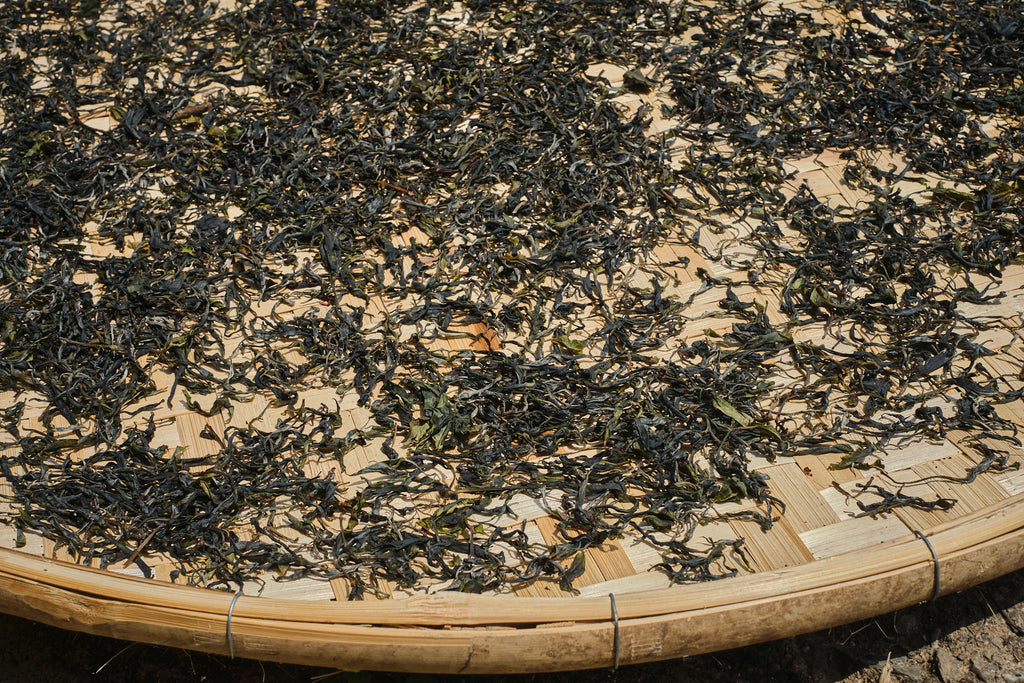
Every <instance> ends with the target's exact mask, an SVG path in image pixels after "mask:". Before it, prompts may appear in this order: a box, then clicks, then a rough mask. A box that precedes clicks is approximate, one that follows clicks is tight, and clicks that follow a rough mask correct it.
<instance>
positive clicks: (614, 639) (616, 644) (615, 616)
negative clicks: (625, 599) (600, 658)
mask: <svg viewBox="0 0 1024 683" xmlns="http://www.w3.org/2000/svg"><path fill="white" fill-rule="evenodd" d="M608 598H609V599H610V600H611V601H612V621H613V622H614V623H615V632H614V635H613V636H612V649H613V650H614V659H613V660H612V661H613V662H614V663H613V664H612V671H613V672H614V671H618V670H619V642H620V641H619V610H618V609H616V608H615V593H609V594H608Z"/></svg>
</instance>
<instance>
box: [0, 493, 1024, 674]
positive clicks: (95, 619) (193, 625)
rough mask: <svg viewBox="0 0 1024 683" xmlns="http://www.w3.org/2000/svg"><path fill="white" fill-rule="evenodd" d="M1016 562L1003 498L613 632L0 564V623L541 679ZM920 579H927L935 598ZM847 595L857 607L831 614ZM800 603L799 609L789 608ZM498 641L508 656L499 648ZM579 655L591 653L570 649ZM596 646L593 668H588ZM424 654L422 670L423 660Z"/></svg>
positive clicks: (627, 602)
mask: <svg viewBox="0 0 1024 683" xmlns="http://www.w3.org/2000/svg"><path fill="white" fill-rule="evenodd" d="M923 538H927V541H928V542H927V543H926V542H924V540H923ZM1022 550H1024V494H1017V495H1015V496H1012V497H1010V498H1007V499H1006V500H1004V501H1002V503H1001V504H998V505H993V506H990V507H988V508H985V509H983V510H979V511H976V512H973V513H971V514H968V515H965V516H963V517H960V518H957V519H955V520H952V521H950V522H947V523H945V524H942V525H939V526H936V527H933V528H932V529H930V530H928V531H927V532H926V533H925V534H923V537H922V538H919V537H918V536H916V535H914V534H913V533H911V534H907V535H905V536H903V537H901V538H898V539H894V540H891V541H887V542H884V543H879V544H877V545H875V546H873V547H870V548H865V549H861V550H856V551H851V552H847V553H844V554H842V555H836V556H833V557H830V558H825V559H821V560H815V561H813V562H809V563H806V564H802V565H797V566H793V567H786V568H783V569H776V570H772V571H767V572H763V573H758V574H751V575H747V576H741V577H734V578H730V579H723V580H719V581H715V582H711V583H704V584H689V585H681V586H674V587H671V588H667V589H659V590H647V591H636V592H623V593H619V594H614V598H613V600H614V607H615V611H616V612H617V615H616V618H613V615H612V600H610V599H609V597H607V596H605V597H580V598H560V597H552V598H541V597H513V596H488V595H470V594H462V593H438V594H434V595H426V596H421V597H413V598H404V599H395V600H390V601H374V602H329V603H325V602H320V601H310V600H290V599H284V598H262V597H253V596H239V597H236V596H235V595H234V594H232V593H229V592H223V591H215V590H209V589H204V588H197V587H189V586H181V585H175V584H165V583H159V582H154V581H152V580H149V579H142V578H138V577H133V576H124V575H118V574H112V573H110V572H106V571H103V570H98V569H93V568H89V567H82V566H78V565H73V564H70V563H66V562H62V561H59V560H53V559H50V558H44V557H32V556H28V555H25V554H23V553H20V552H17V551H12V550H0V610H3V611H7V612H9V613H11V614H15V615H17V616H24V617H28V618H33V619H36V620H39V621H43V622H46V623H50V624H52V625H57V626H64V627H70V628H73V629H76V630H82V631H87V632H91V633H96V634H100V635H113V636H115V637H122V638H128V639H132V640H141V641H146V642H156V643H161V644H172V645H179V646H181V647H187V648H190V649H197V650H204V651H208V652H214V653H221V654H228V653H231V654H235V653H237V654H239V655H241V656H244V657H251V658H260V659H268V660H277V661H284V662H291V663H299V664H317V665H330V664H336V665H344V667H345V668H356V669H361V668H368V669H393V670H400V671H423V672H434V673H440V672H448V673H452V672H458V671H466V672H469V671H473V672H478V673H494V672H508V673H511V672H527V671H544V670H549V671H550V670H556V669H563V670H564V669H578V668H587V667H598V666H609V665H611V664H612V663H613V661H612V660H618V661H620V662H621V663H633V662H640V661H650V660H655V659H665V658H669V657H674V656H682V655H690V654H698V653H700V652H707V651H711V650H716V649H727V648H729V647H736V646H739V645H745V644H750V643H754V642H762V641H766V640H772V639H776V638H782V637H789V636H793V635H797V634H798V633H801V632H807V631H811V630H815V629H817V628H824V627H827V626H835V625H839V624H842V623H848V622H850V621H854V620H856V619H858V618H866V617H869V616H875V615H877V614H879V613H884V612H887V611H890V610H893V609H898V608H901V607H906V606H909V605H912V604H916V603H919V602H923V601H925V600H928V599H929V598H932V597H934V596H935V595H937V594H947V593H951V592H955V591H958V590H963V589H965V588H968V587H970V586H972V585H975V584H977V583H981V582H983V581H985V580H989V579H993V578H996V577H998V576H1001V575H1002V574H1005V573H1008V572H1010V571H1014V570H1016V569H1019V568H1021V567H1024V552H1021V551H1022ZM933 553H934V554H933ZM933 575H934V576H935V577H937V578H938V579H939V584H938V585H937V586H936V585H935V584H934V579H932V577H933ZM851 591H853V592H854V593H855V594H856V595H857V596H858V600H860V601H862V602H863V601H864V600H867V605H869V606H868V607H857V606H856V605H851V604H850V603H849V601H848V600H844V599H837V598H838V596H839V595H841V594H851ZM808 600H810V601H811V602H812V603H813V610H810V611H808V609H807V608H805V607H802V606H801V604H802V603H804V602H807V601H808ZM791 608H792V609H791ZM756 609H761V610H763V611H764V612H771V613H775V614H780V613H783V612H785V613H787V614H788V617H787V619H786V620H785V621H783V622H782V623H780V624H778V625H777V626H774V627H771V628H765V627H764V625H763V624H762V625H761V626H760V627H756V628H754V627H750V626H748V627H744V628H738V629H736V630H735V631H734V633H733V634H732V635H730V634H728V633H727V632H724V631H723V630H722V619H725V620H726V621H730V618H731V617H735V616H737V615H739V614H740V613H743V614H746V613H748V612H750V611H751V610H756ZM83 610H84V612H83ZM229 614H230V617H229ZM732 620H733V621H735V619H732ZM749 621H751V620H750V619H748V622H749ZM691 622H694V623H691ZM705 622H708V623H707V624H706V625H705ZM229 623H230V626H231V629H232V631H233V635H232V636H231V637H230V638H229V635H228V626H229ZM753 623H755V626H756V623H757V622H753ZM683 625H686V629H687V633H688V634H689V635H688V640H687V642H678V643H674V644H666V643H661V644H659V647H658V648H657V649H656V651H655V649H651V648H650V647H648V648H647V651H644V650H643V648H642V647H638V646H632V647H631V650H630V652H629V653H628V654H626V653H623V652H619V651H618V648H615V649H614V651H612V650H609V648H608V647H607V642H606V641H607V640H608V638H609V637H610V636H611V637H613V638H614V637H615V636H614V632H619V631H621V633H620V634H619V637H625V636H627V635H629V634H630V633H632V632H633V631H638V632H643V631H644V629H647V628H651V627H654V626H657V627H658V628H659V629H662V630H664V629H665V628H668V627H675V628H680V627H682V626H683ZM701 629H703V630H701ZM712 631H713V632H712ZM552 634H557V635H558V636H559V638H561V637H563V636H565V635H567V634H571V636H572V638H574V639H576V640H578V641H580V643H581V647H579V648H576V649H569V650H564V649H563V651H562V652H561V653H559V654H558V656H552V655H551V653H548V655H547V656H545V657H522V656H521V655H522V653H520V657H519V659H516V658H515V657H512V656H511V655H510V653H509V651H508V643H511V642H513V641H515V642H518V641H526V642H532V641H533V640H536V639H537V638H550V637H553V635H552ZM411 636H412V637H413V640H412V641H409V638H410V637H411ZM637 638H639V640H640V641H643V640H644V637H643V636H637ZM555 640H557V638H556V639H555ZM662 640H664V638H662ZM499 641H501V642H505V641H508V642H507V643H506V644H505V645H504V646H501V647H499V646H497V644H498V643H499ZM584 641H586V642H590V641H593V643H592V644H591V645H582V643H583V642H584ZM299 643H301V646H300V645H299ZM595 647H596V648H597V652H598V653H600V652H604V653H605V655H606V656H604V657H600V656H598V657H596V658H595V657H594V656H593V652H592V651H593V649H594V648H595ZM424 648H426V649H428V650H432V651H433V656H432V657H426V658H424ZM452 648H454V649H455V650H456V651H458V652H463V650H465V649H466V648H468V652H469V653H470V655H469V659H466V658H465V657H462V655H459V656H453V655H452V653H451V652H449V651H450V650H451V649H452ZM382 652H388V653H390V654H389V655H388V656H389V657H390V659H386V660H383V661H382V660H381V657H382V654H381V653H382ZM403 653H404V654H403ZM474 653H476V654H475V655H474ZM588 653H589V654H588ZM460 657H462V658H460ZM609 658H611V659H609ZM470 659H473V661H472V662H470ZM461 663H465V664H467V666H465V667H463V666H462V665H461ZM457 664H458V666H457ZM469 664H472V666H469Z"/></svg>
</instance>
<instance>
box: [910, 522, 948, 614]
mask: <svg viewBox="0 0 1024 683" xmlns="http://www.w3.org/2000/svg"><path fill="white" fill-rule="evenodd" d="M914 535H915V536H917V537H918V538H920V539H921V540H922V541H924V544H925V545H926V546H928V552H930V553H931V554H932V568H933V569H934V571H935V580H934V581H933V582H932V597H930V598H929V599H928V602H935V600H936V599H937V598H938V597H939V587H940V586H941V585H942V575H941V573H940V571H939V556H938V555H937V554H936V553H935V548H933V547H932V542H931V541H929V540H928V537H927V536H925V535H924V534H923V533H922V532H921V531H920V530H916V529H915V530H914Z"/></svg>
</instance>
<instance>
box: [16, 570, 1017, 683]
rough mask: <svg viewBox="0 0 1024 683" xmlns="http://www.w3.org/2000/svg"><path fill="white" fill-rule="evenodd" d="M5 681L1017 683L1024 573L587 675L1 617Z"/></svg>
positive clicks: (240, 682) (242, 682) (246, 682)
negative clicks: (155, 636)
mask: <svg viewBox="0 0 1024 683" xmlns="http://www.w3.org/2000/svg"><path fill="white" fill-rule="evenodd" d="M0 679H2V680H4V681H53V682H54V683H58V682H60V681H95V682H97V683H99V682H102V681H136V680H138V681H151V682H154V683H155V682H159V681H208V682H215V681H229V680H230V681H238V682H239V683H248V682H255V681H260V682H262V681H269V682H276V681H307V682H310V683H374V682H380V683H428V682H430V681H449V680H450V681H456V680H464V681H469V680H472V681H495V682H501V683H526V682H527V681H536V682H537V683H562V682H568V681H577V680H592V681H602V682H605V681H607V682H613V681H663V680H674V681H689V680H694V681H697V680H702V681H759V682H760V681H768V682H776V683H783V682H788V681H801V682H802V681H809V682H810V681H813V682H819V681H842V682H844V683H866V682H868V681H870V682H871V683H874V682H876V681H880V682H896V681H913V682H914V683H917V682H921V683H930V682H933V681H941V682H942V683H954V682H955V681H982V682H984V683H1024V571H1018V572H1015V573H1013V574H1009V575H1007V576H1005V577H1002V578H1001V579H997V580H995V581H992V582H990V583H987V584H984V585H982V586H978V587H976V588H973V589H970V590H967V591H964V592H963V593H959V594H957V595H951V596H947V597H944V598H941V599H939V600H938V601H936V602H934V603H928V604H923V605H918V606H916V607H912V608H908V609H905V610H900V611H898V612H894V613H891V614H887V615H883V616H880V617H878V618H876V619H872V620H868V621H861V622H857V623H854V624H850V625H847V626H842V627H838V628H833V629H829V630H826V631H818V632H816V633H809V634H806V635H802V636H798V637H796V638H791V639H788V640H781V641H775V642H771V643H764V644H761V645H754V646H751V647H745V648H741V649H737V650H729V651H726V652H719V653H716V654H709V655H703V656H699V657H689V658H686V659H677V660H672V661H667V662H657V663H652V664H643V665H636V666H628V667H622V668H620V669H619V670H618V671H617V672H612V671H609V670H607V669H604V670H595V671H592V672H564V673H552V674H538V675H529V676H476V677H469V676H422V675H409V674H381V673H368V672H343V671H333V670H331V669H318V668H314V667H300V666H290V665H282V664H276V663H270V662H255V661H248V660H241V659H237V660H231V659H228V658H227V657H216V656H212V655H206V654H202V653H196V652H188V651H185V650H178V649H171V648H165V647H156V646H149V645H140V644H131V643H125V642H122V641H118V640H112V639H108V638H99V637H95V636H90V635H85V634H80V633H71V632H68V631H62V630H60V629H56V628H51V627H49V626H44V625H42V624H37V623H34V622H31V621H26V620H24V619H18V618H15V617H9V616H2V615H0Z"/></svg>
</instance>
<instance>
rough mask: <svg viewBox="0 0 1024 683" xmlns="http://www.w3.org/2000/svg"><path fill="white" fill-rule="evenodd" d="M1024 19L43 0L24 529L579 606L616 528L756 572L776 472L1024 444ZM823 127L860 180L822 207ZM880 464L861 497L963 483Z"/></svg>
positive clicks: (19, 71)
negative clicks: (532, 526) (1010, 309)
mask: <svg viewBox="0 0 1024 683" xmlns="http://www.w3.org/2000/svg"><path fill="white" fill-rule="evenodd" d="M1016 22H1018V18H1017V17H1015V16H1014V15H1013V13H1012V12H1011V11H1009V10H1007V9H1005V8H1003V7H1001V6H999V5H986V4H978V3H968V2H960V1H952V2H935V3H924V2H918V1H916V0H899V1H894V2H880V3H871V6H870V8H869V7H868V6H867V5H864V6H861V7H854V6H852V5H850V6H833V5H822V8H821V11H813V12H812V11H804V10H797V9H792V8H791V7H789V6H780V5H777V4H775V3H752V4H751V3H742V2H728V1H722V2H712V3H701V4H690V3H678V2H635V3H603V2H600V3H569V2H539V3H528V4H526V3H518V2H498V3H483V2H466V3H452V2H384V3H364V2H344V1H343V2H334V3H316V2H309V3H290V2H273V1H267V2H240V3H238V6H237V7H235V6H234V3H218V2H185V1H178V2H170V3H161V4H159V5H152V4H150V5H142V4H139V3H133V2H94V3H85V4H83V3H70V2H46V3H43V2H26V3H7V4H6V5H4V6H3V7H2V8H0V35H3V36H5V38H3V39H2V40H0V112H2V115H0V116H2V118H0V188H2V192H0V397H2V399H0V426H3V428H4V429H5V434H6V437H5V439H4V441H3V442H2V443H0V448H2V450H0V454H2V455H0V474H2V478H3V480H4V481H5V482H6V486H8V487H9V488H8V489H7V490H8V491H9V493H10V495H9V497H10V500H11V501H12V507H11V512H10V517H11V522H12V523H13V524H14V525H15V526H16V527H17V529H18V530H19V533H21V531H22V530H25V531H28V530H31V531H34V532H36V533H40V534H42V535H43V536H45V537H46V538H48V539H50V540H51V541H54V542H56V544H57V546H58V547H61V548H65V549H66V550H67V551H68V552H70V553H71V554H72V555H73V556H74V557H76V558H78V559H79V560H80V561H83V562H94V561H95V562H97V563H98V564H99V565H100V566H108V565H112V564H113V563H126V564H130V563H132V562H135V563H136V564H138V565H139V566H140V567H142V569H143V570H144V571H147V572H148V571H149V567H148V566H147V565H146V563H145V561H144V557H146V556H147V555H148V554H150V553H160V554H163V555H165V556H168V557H170V558H172V560H173V561H174V562H175V563H176V564H177V569H176V571H175V574H176V575H178V576H181V577H182V578H183V579H185V580H187V581H189V582H192V583H197V584H202V585H216V584H218V583H225V582H230V583H241V582H244V581H246V580H248V579H252V578H254V577H259V576H264V575H265V574H266V572H268V571H270V572H274V573H276V574H278V575H280V576H282V577H295V576H320V577H329V578H335V577H343V578H346V579H348V581H349V584H350V586H351V587H352V591H351V595H352V596H353V597H357V596H359V595H361V594H362V593H363V592H365V591H367V590H371V591H372V590H375V587H376V586H378V585H379V584H380V583H381V582H390V583H391V584H394V585H397V586H404V587H410V588H414V589H415V588H420V587H423V586H427V585H432V586H437V585H441V586H445V587H449V588H452V589H456V590H464V591H483V590H508V589H518V588H521V587H524V586H528V585H529V584H530V583H531V582H533V581H535V580H537V579H539V578H544V579H554V580H557V581H558V582H559V583H560V584H561V586H562V587H563V588H564V589H566V590H571V589H572V585H573V581H574V580H575V579H576V578H578V577H579V576H580V575H581V574H582V572H583V571H584V570H585V561H584V554H583V553H584V551H586V550H588V549H592V548H596V547H600V546H601V545H602V544H604V543H606V542H607V541H609V540H611V539H620V538H623V537H629V538H631V539H638V540H639V541H642V542H644V543H648V544H651V545H653V546H655V547H657V548H658V549H660V551H661V553H662V558H663V563H662V564H661V565H660V566H659V568H660V569H661V570H662V571H665V572H667V573H669V574H670V575H671V576H672V577H674V578H675V579H677V580H693V579H706V578H713V577H716V576H721V575H728V574H730V573H732V572H734V571H735V570H736V569H737V568H739V567H741V566H742V565H743V563H744V561H745V559H744V554H743V539H742V538H740V537H739V536H738V535H735V534H733V535H732V536H728V537H725V538H718V539H717V540H713V541H705V540H703V538H702V536H703V534H702V529H704V527H705V525H707V524H709V523H713V522H716V521H719V522H721V521H728V520H729V519H733V518H737V517H738V518H741V519H746V520H752V521H755V522H757V523H758V524H760V525H761V526H762V527H763V528H769V527H770V526H771V524H772V523H773V521H775V520H776V519H777V517H778V515H779V514H781V513H782V512H783V506H782V505H781V503H780V501H778V500H777V499H776V498H774V497H773V495H772V492H771V482H770V480H769V479H768V478H767V477H766V476H765V475H764V474H763V473H760V472H758V471H757V469H756V466H754V465H753V464H752V463H754V462H755V461H757V460H758V459H766V460H774V459H776V458H788V457H792V456H799V455H806V454H835V456H836V457H835V459H836V461H837V463H838V464H839V466H842V467H857V468H872V467H874V468H884V456H885V450H886V448H887V447H888V446H896V445H899V444H901V443H903V442H905V441H906V440H909V439H921V438H937V437H945V436H947V435H949V434H957V435H958V437H957V443H958V444H959V445H960V446H961V447H962V448H963V449H965V450H966V451H968V452H970V453H973V454H974V455H975V456H976V461H977V462H978V465H977V466H976V467H975V468H974V469H972V470H970V471H968V472H965V473H964V476H963V478H962V480H963V481H970V480H971V479H973V478H974V477H976V476H977V475H978V474H979V473H981V472H983V471H986V470H998V469H1001V468H1006V467H1008V466H1010V461H1009V453H1010V450H1011V449H1012V448H1013V447H1015V446H1017V445H1019V442H1018V441H1017V439H1016V425H1015V424H1014V422H1013V420H1012V419H1008V418H1007V417H1006V414H1005V413H1004V412H1001V410H1000V408H1001V406H1004V405H1009V404H1016V405H1018V406H1019V403H1018V402H1019V400H1020V392H1021V381H1020V380H1021V378H1020V374H1019V362H1020V356H1019V350H1020V345H1019V343H1018V342H1017V341H1016V338H1015V337H1014V341H1013V342H1012V343H1010V344H1003V345H997V344H993V343H989V342H986V341H984V339H983V338H981V337H979V335H981V334H982V333H983V332H984V331H985V330H987V329H989V328H990V327H991V326H992V325H996V326H998V327H1000V329H1007V330H1009V331H1011V332H1012V329H1011V328H1012V327H1013V326H1014V325H1019V323H1020V320H1019V317H1018V318H1017V319H1013V318H1007V319H1005V320H1001V321H993V320H991V319H988V318H986V314H985V311H986V305H987V304H992V303H998V298H999V297H998V295H996V294H994V291H995V288H996V286H997V285H998V283H999V281H1000V277H1001V276H1002V274H1003V272H1004V270H1005V269H1007V268H1008V267H1011V266H1013V265H1018V264H1019V263H1020V253H1021V247H1022V238H1024V231H1022V204H1021V194H1022V193H1021V190H1022V189H1024V180H1022V177H1021V168H1022V160H1021V156H1020V152H1019V150H1020V149H1024V139H1022V133H1021V131H1022V130H1024V128H1022V127H1021V125H1020V124H1021V116H1022V114H1024V99H1022V94H1024V81H1021V76H1020V74H1021V73H1022V71H1021V68H1020V67H1021V55H1022V54H1024V45H1022V39H1021V35H1022V34H1021V32H1020V31H1018V30H1016V28H1017V23H1016ZM616 73H618V74H620V76H616V75H615V74H616ZM631 98H632V99H631ZM645 98H646V99H645ZM631 103H632V104H631ZM655 124H657V125H655ZM826 151H836V153H838V154H840V155H841V157H842V158H843V159H844V160H845V162H846V164H845V167H843V168H844V170H843V171H842V173H843V177H842V178H841V179H839V182H841V183H842V185H843V186H844V187H846V188H848V189H850V190H851V192H853V191H856V192H857V193H859V195H858V196H860V197H866V199H860V200H857V201H846V202H838V203H837V202H836V201H829V200H828V199H827V198H819V197H818V196H816V195H815V192H814V190H813V188H811V187H810V186H808V185H804V186H802V187H799V188H789V189H787V185H786V183H787V179H788V178H791V177H792V174H793V171H792V166H791V164H792V163H793V161H794V160H798V159H801V158H805V157H807V156H808V155H809V154H817V153H822V152H826ZM880 155H888V157H886V158H890V157H891V158H899V159H901V160H903V162H902V163H903V165H902V166H901V167H893V166H891V165H890V166H886V165H885V164H879V163H876V159H877V158H878V157H879V156H880ZM936 178H937V179H939V181H938V182H936V181H934V179H936ZM908 186H909V189H908ZM736 226H743V229H742V230H740V231H738V232H736V231H735V227H736ZM698 264H702V265H698ZM708 302H710V304H709V303H708ZM811 331H813V333H812V332H811ZM1014 354H1017V355H1014ZM995 356H998V357H999V358H1001V359H1003V360H1002V361H1001V362H1003V363H1004V365H1006V364H1007V363H1008V364H1009V366H1010V367H1013V366H1014V363H1017V365H1016V370H1015V371H1013V372H1010V373H1007V372H1001V371H999V370H998V367H1000V366H998V365H993V362H994V361H991V362H990V358H991V357H995ZM1007 359H1009V360H1007ZM1014 372H1015V373H1016V375H1015V376H1014ZM175 420H177V424H179V425H182V424H194V425H199V426H198V427H197V428H196V430H195V431H196V434H194V435H193V437H194V438H193V439H192V442H191V444H190V446H189V447H188V448H184V449H183V448H180V447H176V445H175V444H174V443H166V442H165V441H166V439H165V438H164V434H165V431H166V430H165V429H164V427H165V426H166V425H167V424H175V422H174V421H175ZM169 421H170V422H169ZM179 429H184V427H179ZM366 453H372V454H378V455H377V456H376V457H374V458H371V461H370V462H364V461H361V460H360V457H361V456H360V454H366ZM875 482H876V483H875V484H873V486H874V489H873V490H876V493H878V495H876V496H875V500H876V502H873V503H870V504H867V505H863V506H862V507H863V508H864V513H865V514H880V513H885V512H888V511H889V510H891V509H894V508H896V507H899V506H907V505H910V506H916V507H920V508H924V509H933V508H946V507H949V506H950V505H952V504H953V501H951V500H948V499H944V498H934V497H933V498H928V499H925V498H920V497H916V496H910V495H906V494H904V493H903V492H902V489H901V488H900V486H899V485H898V484H895V483H892V482H888V481H887V480H886V479H885V477H884V474H883V473H882V472H881V471H880V472H879V477H878V478H877V479H876V480H875ZM524 501H534V503H533V504H535V505H540V506H541V507H543V508H544V509H545V511H546V514H547V515H549V516H550V518H551V519H552V520H554V526H555V530H554V534H555V535H554V540H552V539H551V538H547V539H538V538H537V537H536V536H532V535H531V534H529V533H528V532H527V528H526V525H525V522H524V521H523V520H522V519H520V518H519V516H518V513H517V510H519V509H520V508H521V505H522V504H523V502H524ZM735 502H744V503H753V504H752V505H750V504H744V505H739V506H736V505H732V506H730V505H729V504H730V503H735ZM630 542H634V541H630Z"/></svg>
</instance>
